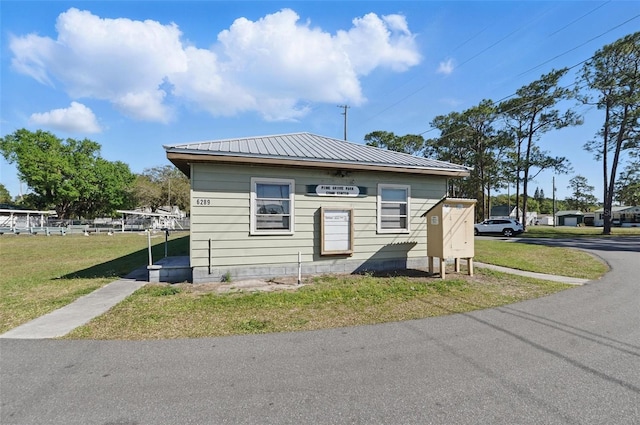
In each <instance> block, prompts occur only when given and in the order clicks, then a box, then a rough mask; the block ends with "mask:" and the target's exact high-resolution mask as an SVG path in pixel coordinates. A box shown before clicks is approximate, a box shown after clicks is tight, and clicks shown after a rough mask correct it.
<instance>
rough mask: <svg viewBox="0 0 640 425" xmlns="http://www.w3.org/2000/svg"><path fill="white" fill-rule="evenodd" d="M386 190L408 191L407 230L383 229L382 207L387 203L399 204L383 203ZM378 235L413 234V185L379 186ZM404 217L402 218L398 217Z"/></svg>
mask: <svg viewBox="0 0 640 425" xmlns="http://www.w3.org/2000/svg"><path fill="white" fill-rule="evenodd" d="M384 189H401V190H404V191H406V194H407V197H406V201H405V202H406V206H407V215H406V218H407V226H406V228H394V229H384V228H382V205H383V203H385V202H389V203H397V202H392V201H383V200H382V192H383V190H384ZM376 203H377V233H381V234H398V233H410V232H411V185H406V184H386V183H379V184H378V196H377V202H376ZM398 217H402V216H398Z"/></svg>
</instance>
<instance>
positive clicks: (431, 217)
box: [422, 198, 476, 279]
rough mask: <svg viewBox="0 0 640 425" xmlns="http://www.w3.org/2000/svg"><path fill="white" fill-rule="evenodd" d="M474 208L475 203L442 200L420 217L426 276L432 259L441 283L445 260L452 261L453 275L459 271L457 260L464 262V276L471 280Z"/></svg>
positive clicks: (455, 199)
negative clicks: (424, 229) (422, 219)
mask: <svg viewBox="0 0 640 425" xmlns="http://www.w3.org/2000/svg"><path fill="white" fill-rule="evenodd" d="M475 207H476V200H475V199H462V198H444V199H442V200H440V202H438V203H437V204H436V205H434V206H433V207H431V208H430V209H429V210H428V211H427V212H426V213H424V214H423V215H422V216H423V217H426V220H427V258H428V260H429V273H433V259H434V258H437V259H439V262H440V263H439V266H440V277H441V278H442V279H444V278H445V265H446V260H447V259H451V258H453V259H454V261H455V270H456V272H459V271H460V259H466V260H467V269H468V273H469V275H470V276H473V257H474V255H475V245H474V234H473V225H474V222H475Z"/></svg>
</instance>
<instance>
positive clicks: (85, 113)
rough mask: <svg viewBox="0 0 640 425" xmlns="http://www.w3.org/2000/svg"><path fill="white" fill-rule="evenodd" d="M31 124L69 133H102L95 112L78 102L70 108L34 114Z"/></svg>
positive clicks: (72, 103) (30, 119) (30, 118)
mask: <svg viewBox="0 0 640 425" xmlns="http://www.w3.org/2000/svg"><path fill="white" fill-rule="evenodd" d="M29 122H30V123H31V124H37V125H41V126H44V127H50V128H53V129H55V130H61V131H66V132H69V133H100V132H101V131H102V129H101V128H100V125H99V124H98V120H97V119H96V116H95V114H94V113H93V111H92V110H91V109H89V108H88V107H86V106H85V105H83V104H82V103H78V102H71V106H69V107H68V108H61V109H53V110H51V111H49V112H43V113H36V114H32V115H31V117H29Z"/></svg>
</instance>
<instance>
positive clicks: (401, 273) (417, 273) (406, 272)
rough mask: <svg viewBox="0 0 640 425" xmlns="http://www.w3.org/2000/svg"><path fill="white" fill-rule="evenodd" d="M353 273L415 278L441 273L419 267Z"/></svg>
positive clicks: (435, 275) (438, 275)
mask: <svg viewBox="0 0 640 425" xmlns="http://www.w3.org/2000/svg"><path fill="white" fill-rule="evenodd" d="M351 274H352V275H356V276H358V275H360V276H371V277H413V278H431V277H438V278H439V277H440V273H429V272H428V271H426V270H418V269H397V270H380V271H355V272H353V273H351Z"/></svg>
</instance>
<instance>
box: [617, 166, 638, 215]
mask: <svg viewBox="0 0 640 425" xmlns="http://www.w3.org/2000/svg"><path fill="white" fill-rule="evenodd" d="M614 198H615V200H616V201H617V202H619V203H620V204H622V205H628V206H634V205H640V160H636V161H632V162H630V163H629V164H628V165H627V166H626V167H625V169H624V170H623V171H622V172H620V175H619V177H618V181H617V182H616V191H615V195H614Z"/></svg>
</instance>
